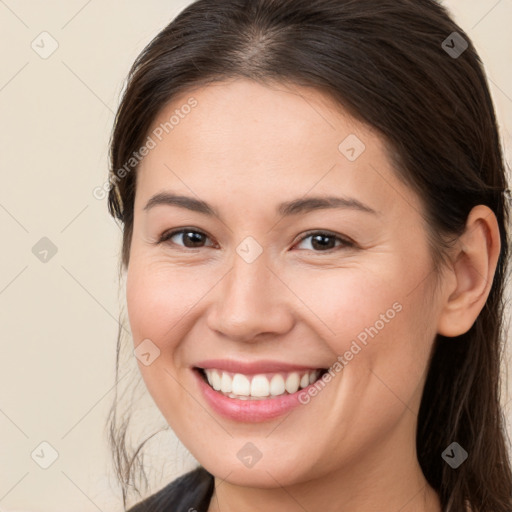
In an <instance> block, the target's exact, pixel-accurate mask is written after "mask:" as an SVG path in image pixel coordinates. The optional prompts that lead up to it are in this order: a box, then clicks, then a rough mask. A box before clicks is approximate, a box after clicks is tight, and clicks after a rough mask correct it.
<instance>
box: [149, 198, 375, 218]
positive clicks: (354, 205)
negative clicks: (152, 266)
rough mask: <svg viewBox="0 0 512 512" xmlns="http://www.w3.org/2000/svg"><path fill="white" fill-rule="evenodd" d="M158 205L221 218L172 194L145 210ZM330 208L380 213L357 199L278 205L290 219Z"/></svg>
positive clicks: (196, 201) (154, 200) (211, 209)
mask: <svg viewBox="0 0 512 512" xmlns="http://www.w3.org/2000/svg"><path fill="white" fill-rule="evenodd" d="M157 205H167V206H178V207H180V208H185V209H187V210H191V211H193V212H198V213H202V214H204V215H208V216H210V217H213V216H216V217H218V218H221V216H220V215H219V213H218V211H217V210H216V209H215V208H214V207H213V206H211V205H209V204H208V203H207V202H205V201H202V200H200V199H195V198H193V197H188V196H183V195H178V194H174V193H172V192H160V193H158V194H155V195H154V196H153V197H151V199H150V200H149V201H148V202H147V204H146V206H144V210H150V209H151V208H153V207H155V206H157ZM329 208H342V209H353V210H358V211H361V212H365V213H371V214H373V215H378V214H379V212H377V211H375V210H374V209H373V208H370V207H369V206H367V205H365V204H364V203H362V202H361V201H359V200H357V199H355V198H351V197H336V196H318V197H308V198H305V199H302V198H301V199H295V200H293V201H287V202H284V203H281V204H279V205H278V207H277V213H278V214H280V215H281V216H283V217H288V216H291V215H297V214H299V213H309V212H312V211H315V210H325V209H329Z"/></svg>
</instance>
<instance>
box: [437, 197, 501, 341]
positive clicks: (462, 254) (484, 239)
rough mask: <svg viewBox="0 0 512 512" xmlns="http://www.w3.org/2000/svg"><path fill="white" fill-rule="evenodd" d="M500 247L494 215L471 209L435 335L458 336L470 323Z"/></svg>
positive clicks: (480, 207)
mask: <svg viewBox="0 0 512 512" xmlns="http://www.w3.org/2000/svg"><path fill="white" fill-rule="evenodd" d="M500 248H501V243H500V234H499V227H498V221H497V219H496V215H495V214H494V212H493V211H492V210H491V209H490V208H489V207H487V206H485V205H478V206H475V207H474V208H473V209H472V210H471V212H470V213H469V215H468V219H467V222H466V228H465V231H464V233H463V234H462V235H461V236H460V238H459V240H458V242H457V244H456V250H455V252H454V257H453V263H452V268H451V269H450V274H451V275H450V277H451V282H450V285H449V286H447V287H446V296H445V297H444V299H443V300H444V305H443V307H442V310H441V312H440V315H439V320H438V326H437V331H438V333H439V334H441V335H443V336H449V337H453V336H460V335H461V334H464V333H465V332H467V331H468V330H469V329H470V328H471V326H472V325H473V324H474V322H475V320H476V319H477V317H478V315H479V313H480V311H481V310H482V309H483V307H484V305H485V302H486V300H487V297H488V296H489V292H490V290H491V286H492V281H493V279H494V273H495V271H496V265H497V263H498V257H499V254H500Z"/></svg>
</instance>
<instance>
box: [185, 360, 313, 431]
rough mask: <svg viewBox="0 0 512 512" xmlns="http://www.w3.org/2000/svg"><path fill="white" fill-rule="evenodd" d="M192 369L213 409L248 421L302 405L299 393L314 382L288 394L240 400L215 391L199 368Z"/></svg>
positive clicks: (234, 418)
mask: <svg viewBox="0 0 512 512" xmlns="http://www.w3.org/2000/svg"><path fill="white" fill-rule="evenodd" d="M192 371H193V373H194V375H195V376H196V379H197V380H198V383H199V388H200V389H201V392H202V393H203V396H204V397H205V399H206V401H207V402H208V404H209V405H210V406H211V408H212V409H213V410H214V411H216V412H217V413H219V414H221V415H222V416H225V417H227V418H229V419H232V420H236V421H245V422H249V423H255V422H259V421H267V420H271V419H274V418H278V417H279V416H282V415H283V414H286V413H287V412H289V411H291V410H292V409H294V408H295V407H298V406H299V405H303V404H302V403H301V402H300V401H299V395H301V394H303V393H307V392H308V390H309V388H310V387H313V386H314V385H315V382H314V383H313V384H310V385H309V386H306V387H305V388H302V389H299V390H298V391H297V392H295V393H292V394H290V395H282V396H279V397H275V398H269V399H268V400H251V399H248V400H243V399H242V400H241V399H238V398H229V397H228V396H225V395H223V394H222V393H220V392H218V391H215V390H214V389H213V388H212V387H211V386H210V385H209V384H207V383H206V382H205V381H204V379H203V377H202V375H201V374H200V372H199V370H195V369H193V370H192ZM317 382H318V381H317Z"/></svg>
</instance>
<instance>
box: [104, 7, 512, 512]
mask: <svg viewBox="0 0 512 512" xmlns="http://www.w3.org/2000/svg"><path fill="white" fill-rule="evenodd" d="M454 32H456V33H457V35H454V34H453V33H454ZM450 38H451V39H450ZM466 45H467V47H466ZM454 48H455V50H457V51H458V53H459V54H458V55H457V54H456V53H454V50H453V49H454ZM450 49H451V50H452V51H450ZM238 77H245V78H248V79H252V80H255V81H258V82H260V83H269V82H271V81H274V82H276V83H285V82H288V83H293V84H297V85H304V86H312V87H315V88H316V89H317V90H319V91H323V92H327V93H328V94H329V95H330V97H332V98H333V99H334V100H335V101H337V102H338V103H339V104H340V105H341V106H342V107H343V108H345V109H347V110H348V111H349V112H350V113H351V114H352V115H353V116H354V117H355V118H356V119H358V120H359V121H361V122H363V123H365V124H367V125H370V126H371V127H373V128H374V129H376V130H377V131H378V132H379V133H380V134H381V135H382V137H383V139H384V140H385V141H386V144H387V148H388V150H389V153H390V155H391V156H392V158H393V162H394V166H395V170H396V173H397V176H398V177H399V178H400V179H401V180H403V181H404V182H405V183H406V184H407V185H408V186H410V187H411V188H412V189H413V190H414V191H416V192H417V193H418V194H419V196H420V197H421V198H422V201H423V205H424V210H425V220H426V222H427V225H428V226H429V239H430V242H431V245H432V249H433V251H432V256H433V261H434V262H435V264H436V265H435V268H436V270H437V269H438V268H439V267H438V263H440V262H442V261H443V258H444V256H445V254H446V253H445V251H444V249H446V248H447V246H448V245H449V244H448V242H447V240H449V239H451V240H452V241H453V240H455V239H456V238H457V236H459V235H460V234H461V233H462V232H463V231H464V228H465V223H466V220H467V217H468V214H469V212H470V210H471V209H472V208H473V207H474V206H476V205H478V204H484V205H487V206H489V208H491V209H492V210H493V212H494V213H495V215H496V217H497V220H498V224H499V230H500V236H501V252H500V256H499V261H498V264H497V269H496V273H495V276H494V280H493V283H492V287H491V290H490V294H489V297H488V299H487V302H486V304H485V306H484V308H483V309H482V311H481V312H480V314H479V315H478V318H477V319H476V321H475V323H474V324H473V326H472V327H471V329H470V330H469V331H468V332H466V333H465V334H463V335H461V336H458V337H457V338H456V339H453V338H446V337H443V336H441V335H438V336H437V337H436V340H435V341H434V346H433V351H432V355H431V361H430V366H429V372H428V376H427V380H426V384H425V388H424V392H423V396H422V401H421V405H420V410H419V415H418V428H417V437H416V446H417V454H418V460H419V463H420V465H421V468H422V470H423V473H424V474H425V477H426V479H427V480H428V482H429V483H430V485H431V486H432V487H433V488H434V489H435V490H436V491H437V492H438V494H439V496H440V499H441V503H442V506H443V510H445V511H450V512H460V511H463V510H465V505H466V504H467V503H469V504H470V505H471V507H472V510H473V511H474V512H511V511H512V473H511V466H510V460H509V455H508V454H509V442H507V437H506V430H505V428H504V426H505V419H504V416H503V411H502V409H501V406H500V382H501V381H500V360H501V358H502V351H503V348H504V343H505V339H506V337H505V332H504V331H505V329H504V287H505V283H506V276H507V260H508V254H509V252H508V251H509V239H508V229H509V228H508V225H509V204H508V200H507V194H506V190H507V183H506V175H505V167H504V159H503V155H502V148H501V145H500V139H499V134H498V128H497V123H496V118H495V111H494V106H493V103H492V100H491V97H490V93H489V88H488V84H487V81H486V77H485V72H484V70H483V66H482V63H481V61H480V58H479V56H478V54H477V52H476V50H475V48H474V46H473V44H472V42H471V41H470V39H469V37H468V36H467V34H466V33H465V32H464V31H463V30H462V29H461V28H460V27H459V26H458V25H457V24H456V23H455V22H454V21H453V20H452V19H451V17H450V15H449V13H448V12H447V10H446V9H445V8H444V7H443V6H441V5H440V4H438V3H437V2H435V1H433V0H379V1H378V2H377V1H375V0H198V1H196V2H194V3H192V4H191V5H190V6H188V7H187V8H186V9H185V10H183V11H182V12H181V13H180V14H179V15H178V16H177V17H176V18H175V19H174V20H173V21H172V22H171V23H170V24H169V25H168V26H166V27H165V28H164V29H163V30H162V31H161V32H160V33H159V34H158V35H157V36H156V37H155V38H154V39H153V40H152V41H151V42H150V44H149V45H148V46H147V47H146V48H145V49H144V50H143V51H142V53H141V54H140V55H139V57H138V58H137V59H136V61H135V63H134V65H133V67H132V69H131V71H130V73H129V76H128V81H127V86H126V89H125V91H124V94H123V97H122V101H121V104H120V106H119V109H118V112H117V116H116V119H115V126H114V129H113V133H112V139H111V148H110V149H111V169H110V185H111V186H110V190H109V196H108V206H109V211H110V213H111V214H112V215H113V216H114V217H116V218H117V219H119V220H120V221H121V222H122V225H123V246H122V258H121V262H120V263H121V267H123V266H124V268H126V266H127V265H128V261H129V257H130V253H129V251H130V243H131V237H132V230H133V215H134V213H133V207H134V197H135V188H136V177H137V172H136V171H137V163H136V162H134V161H133V159H132V160H131V158H132V156H133V154H134V152H136V151H137V150H138V149H139V148H140V147H141V146H142V145H143V144H144V141H145V139H146V137H147V136H148V131H149V129H150V126H151V125H152V123H153V121H154V120H155V118H156V116H157V115H158V114H159V113H160V112H161V110H162V109H163V108H164V106H166V105H167V104H168V103H169V101H171V100H172V99H173V98H174V97H175V96H176V95H178V94H181V93H183V92H187V91H191V90H193V89H194V88H196V87H200V86H202V85H206V84H208V83H211V82H214V81H222V80H228V79H230V78H238ZM130 161H131V164H129V165H128V168H127V167H126V165H127V162H130ZM121 168H124V169H125V172H124V173H123V176H122V177H120V176H119V175H118V174H117V171H118V170H119V169H121ZM126 169H128V171H126ZM120 332H121V330H120ZM120 338H121V336H119V337H118V346H117V350H118V360H117V366H116V367H117V369H118V367H119V353H120V349H121V343H120ZM116 400H117V392H116ZM116 403H117V402H114V404H113V407H112V410H111V415H110V418H109V421H110V423H109V427H110V442H111V446H112V449H113V454H114V462H115V464H116V471H117V474H118V477H119V479H120V481H121V483H122V485H123V500H124V499H125V496H126V490H127V489H128V487H129V486H131V485H133V484H134V482H135V467H136V463H137V460H139V457H140V454H141V452H140V449H141V448H142V445H143V444H144V443H143V444H142V445H140V446H138V448H137V449H136V450H132V448H131V447H129V446H128V443H126V429H127V426H128V423H129V421H128V420H127V419H126V417H123V422H122V424H119V422H118V420H117V412H116ZM128 418H129V416H128ZM452 442H457V443H459V444H460V445H461V446H462V447H463V448H464V449H465V450H466V451H467V452H468V454H469V456H468V458H467V460H466V461H465V462H464V463H463V464H462V465H461V466H459V467H458V468H457V469H452V468H451V467H450V466H449V465H448V464H447V463H446V462H445V461H444V460H443V458H442V457H441V454H442V453H443V451H444V450H445V449H446V448H447V447H448V446H449V445H450V444H451V443H452ZM130 450H132V451H130ZM138 468H139V470H140V472H141V474H142V475H143V474H144V470H143V467H142V464H141V463H140V460H139V466H138ZM135 489H137V488H136V486H135Z"/></svg>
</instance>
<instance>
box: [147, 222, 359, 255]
mask: <svg viewBox="0 0 512 512" xmlns="http://www.w3.org/2000/svg"><path fill="white" fill-rule="evenodd" d="M184 233H195V234H200V235H203V236H206V237H207V238H210V237H209V236H208V235H207V234H206V233H204V232H203V231H199V230H196V229H192V228H182V229H177V230H174V231H167V232H164V233H163V234H162V235H161V236H160V238H159V239H158V241H157V242H156V243H157V244H161V243H165V242H168V241H169V240H170V239H171V238H172V237H173V236H175V235H180V234H184ZM314 235H325V236H327V237H329V238H335V239H336V240H338V241H340V242H341V243H342V245H341V246H338V247H333V248H331V249H327V250H325V251H313V252H316V253H328V254H330V253H332V252H334V251H336V250H340V249H350V248H355V247H356V244H355V243H354V242H353V241H351V240H349V239H348V238H344V237H341V236H339V235H336V234H334V233H331V232H329V231H319V230H312V231H308V232H306V233H305V234H304V235H303V236H302V237H301V238H300V240H299V241H298V242H297V244H300V243H301V242H303V241H304V240H306V239H307V238H310V237H312V236H314ZM171 244H172V245H177V244H174V243H173V242H171ZM179 247H182V249H184V250H187V249H189V250H190V249H194V248H193V247H183V246H179ZM195 249H203V247H196V248H195ZM306 250H308V249H306Z"/></svg>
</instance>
